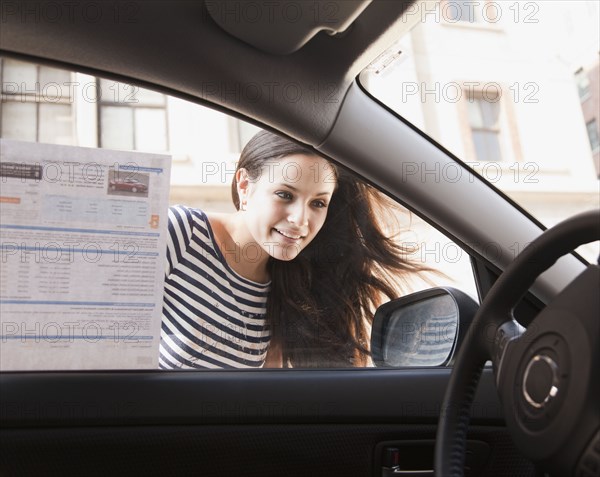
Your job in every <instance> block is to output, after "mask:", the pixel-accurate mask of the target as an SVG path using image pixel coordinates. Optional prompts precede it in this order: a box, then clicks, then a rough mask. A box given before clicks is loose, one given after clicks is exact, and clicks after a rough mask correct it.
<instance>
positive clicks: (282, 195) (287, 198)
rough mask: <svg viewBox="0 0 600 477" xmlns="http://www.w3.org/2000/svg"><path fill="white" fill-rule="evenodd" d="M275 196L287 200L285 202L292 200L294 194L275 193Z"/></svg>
mask: <svg viewBox="0 0 600 477" xmlns="http://www.w3.org/2000/svg"><path fill="white" fill-rule="evenodd" d="M275 195H277V196H278V197H281V198H282V199H285V200H291V199H292V194H290V193H289V192H285V191H279V192H275Z"/></svg>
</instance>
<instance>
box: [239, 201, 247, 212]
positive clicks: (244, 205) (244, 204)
mask: <svg viewBox="0 0 600 477" xmlns="http://www.w3.org/2000/svg"><path fill="white" fill-rule="evenodd" d="M247 204H248V203H247V202H246V199H244V200H242V203H241V204H240V210H242V211H246V205H247Z"/></svg>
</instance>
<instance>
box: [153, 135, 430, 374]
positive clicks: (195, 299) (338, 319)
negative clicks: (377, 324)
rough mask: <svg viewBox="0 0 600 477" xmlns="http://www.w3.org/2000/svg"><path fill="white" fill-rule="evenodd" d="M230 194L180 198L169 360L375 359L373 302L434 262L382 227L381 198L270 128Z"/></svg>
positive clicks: (176, 363) (316, 362)
mask: <svg viewBox="0 0 600 477" xmlns="http://www.w3.org/2000/svg"><path fill="white" fill-rule="evenodd" d="M232 197H233V202H234V205H235V208H236V209H237V211H236V212H234V213H229V214H223V213H221V214H217V213H208V214H207V213H204V212H203V211H201V210H198V209H192V208H188V207H182V206H178V207H173V208H171V212H170V223H169V239H168V250H167V269H166V277H165V280H166V281H165V295H164V308H163V323H162V333H161V352H160V366H161V367H162V368H164V369H175V368H239V367H262V366H272V367H281V366H283V367H313V366H356V365H365V364H367V363H368V362H369V349H368V340H369V332H368V330H369V329H370V324H371V323H372V320H373V312H374V310H375V309H376V308H377V306H378V305H379V304H380V302H381V299H382V298H383V297H384V296H387V297H389V298H392V297H393V296H395V295H396V293H395V292H396V290H395V289H394V288H393V286H392V285H391V283H395V282H397V279H398V276H399V275H402V274H406V273H411V272H417V271H421V270H425V268H424V267H423V266H421V265H419V264H416V263H413V262H410V261H408V260H407V259H406V256H407V255H408V253H407V251H406V250H404V249H403V247H402V245H399V244H398V243H397V242H396V241H394V240H393V239H392V238H388V237H386V236H385V235H384V233H383V232H382V229H381V226H380V223H379V221H378V220H377V218H376V214H375V211H374V207H376V206H377V205H381V204H382V203H383V198H382V197H380V196H379V194H378V193H377V192H376V191H374V190H373V189H372V188H370V187H369V186H367V185H366V184H364V183H363V182H361V181H358V180H357V179H355V178H354V177H353V176H351V175H350V174H348V173H347V172H345V171H342V170H340V169H338V168H336V167H335V166H334V165H333V164H332V163H330V162H328V161H326V160H325V159H322V158H321V157H319V156H317V155H315V154H314V153H313V152H312V151H310V150H308V149H306V148H303V147H301V146H299V145H297V144H295V143H293V142H290V141H288V140H286V139H283V138H281V137H279V136H276V135H274V134H271V133H269V132H265V131H263V132H260V133H258V134H257V135H256V136H254V137H253V138H252V139H251V140H250V141H249V143H248V144H247V145H246V147H245V148H244V150H243V151H242V154H241V157H240V161H239V163H238V165H237V169H236V173H235V177H234V180H233V183H232ZM367 244H368V245H367ZM392 276H393V277H394V280H392V279H391V277H392Z"/></svg>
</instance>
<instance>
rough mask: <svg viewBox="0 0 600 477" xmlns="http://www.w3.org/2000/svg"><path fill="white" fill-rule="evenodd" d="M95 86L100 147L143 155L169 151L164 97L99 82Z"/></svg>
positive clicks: (114, 82) (140, 89)
mask: <svg viewBox="0 0 600 477" xmlns="http://www.w3.org/2000/svg"><path fill="white" fill-rule="evenodd" d="M98 84H99V91H100V107H99V108H98V109H99V111H98V114H99V118H98V124H99V134H98V136H99V137H98V139H99V141H98V143H99V144H100V147H105V148H109V149H121V150H135V151H145V152H166V151H168V150H169V140H168V126H167V124H168V123H167V99H166V96H165V95H164V94H161V93H157V92H155V91H150V90H147V89H144V88H140V87H138V86H133V85H129V84H125V83H118V82H116V81H110V80H106V79H102V78H101V79H99V80H98Z"/></svg>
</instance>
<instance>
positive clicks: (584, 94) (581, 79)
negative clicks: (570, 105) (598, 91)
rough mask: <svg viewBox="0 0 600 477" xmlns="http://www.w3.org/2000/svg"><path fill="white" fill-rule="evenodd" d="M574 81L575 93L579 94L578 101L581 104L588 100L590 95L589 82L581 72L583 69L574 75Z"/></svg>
mask: <svg viewBox="0 0 600 477" xmlns="http://www.w3.org/2000/svg"><path fill="white" fill-rule="evenodd" d="M575 80H576V81H577V91H578V92H579V99H580V101H581V102H583V101H585V100H586V99H588V98H589V97H590V96H591V95H590V80H589V78H588V76H587V74H586V73H585V71H583V68H579V69H578V70H577V72H576V73H575Z"/></svg>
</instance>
